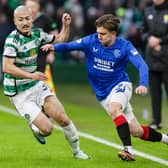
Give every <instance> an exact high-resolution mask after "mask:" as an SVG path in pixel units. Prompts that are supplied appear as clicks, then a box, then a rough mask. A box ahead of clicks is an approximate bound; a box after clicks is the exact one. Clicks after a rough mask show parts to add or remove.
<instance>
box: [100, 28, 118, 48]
mask: <svg viewBox="0 0 168 168" xmlns="http://www.w3.org/2000/svg"><path fill="white" fill-rule="evenodd" d="M97 33H98V38H99V41H100V43H101V44H102V45H103V46H111V45H112V44H113V43H114V39H115V37H116V32H114V31H112V32H110V31H108V30H107V29H105V28H104V27H97Z"/></svg>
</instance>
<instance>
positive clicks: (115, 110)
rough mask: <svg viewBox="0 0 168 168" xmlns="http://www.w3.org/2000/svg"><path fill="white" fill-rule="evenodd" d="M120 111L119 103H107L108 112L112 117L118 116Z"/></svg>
mask: <svg viewBox="0 0 168 168" xmlns="http://www.w3.org/2000/svg"><path fill="white" fill-rule="evenodd" d="M120 113H121V105H120V104H119V103H111V104H110V105H109V114H110V116H112V117H113V118H115V117H116V116H118V115H119V114H120Z"/></svg>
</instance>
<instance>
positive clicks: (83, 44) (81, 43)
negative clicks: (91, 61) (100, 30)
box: [54, 36, 89, 52]
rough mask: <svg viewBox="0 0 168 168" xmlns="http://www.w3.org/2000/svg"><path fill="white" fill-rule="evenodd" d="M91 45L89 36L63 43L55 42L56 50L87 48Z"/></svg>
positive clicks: (65, 50)
mask: <svg viewBox="0 0 168 168" xmlns="http://www.w3.org/2000/svg"><path fill="white" fill-rule="evenodd" d="M88 45H89V36H86V37H84V38H81V39H78V40H75V41H72V42H68V43H61V44H54V50H55V51H58V52H67V51H72V50H83V51H84V50H85V49H86V48H87V46H88Z"/></svg>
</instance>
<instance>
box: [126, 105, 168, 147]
mask: <svg viewBox="0 0 168 168" xmlns="http://www.w3.org/2000/svg"><path fill="white" fill-rule="evenodd" d="M125 115H126V118H127V120H128V121H129V128H130V132H131V135H133V136H134V137H139V138H141V139H143V140H146V141H152V142H162V143H165V144H168V136H167V135H166V134H161V133H159V132H157V131H156V130H154V129H152V128H150V127H149V126H144V125H140V124H139V122H138V121H137V119H136V118H135V116H134V114H133V111H132V107H131V105H130V104H129V103H128V105H127V107H126V110H125Z"/></svg>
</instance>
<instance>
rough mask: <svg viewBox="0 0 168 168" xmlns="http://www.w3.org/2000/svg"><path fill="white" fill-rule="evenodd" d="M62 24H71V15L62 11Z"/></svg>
mask: <svg viewBox="0 0 168 168" xmlns="http://www.w3.org/2000/svg"><path fill="white" fill-rule="evenodd" d="M62 24H63V25H65V26H69V25H70V24H71V16H70V14H68V13H64V14H63V15H62Z"/></svg>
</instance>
